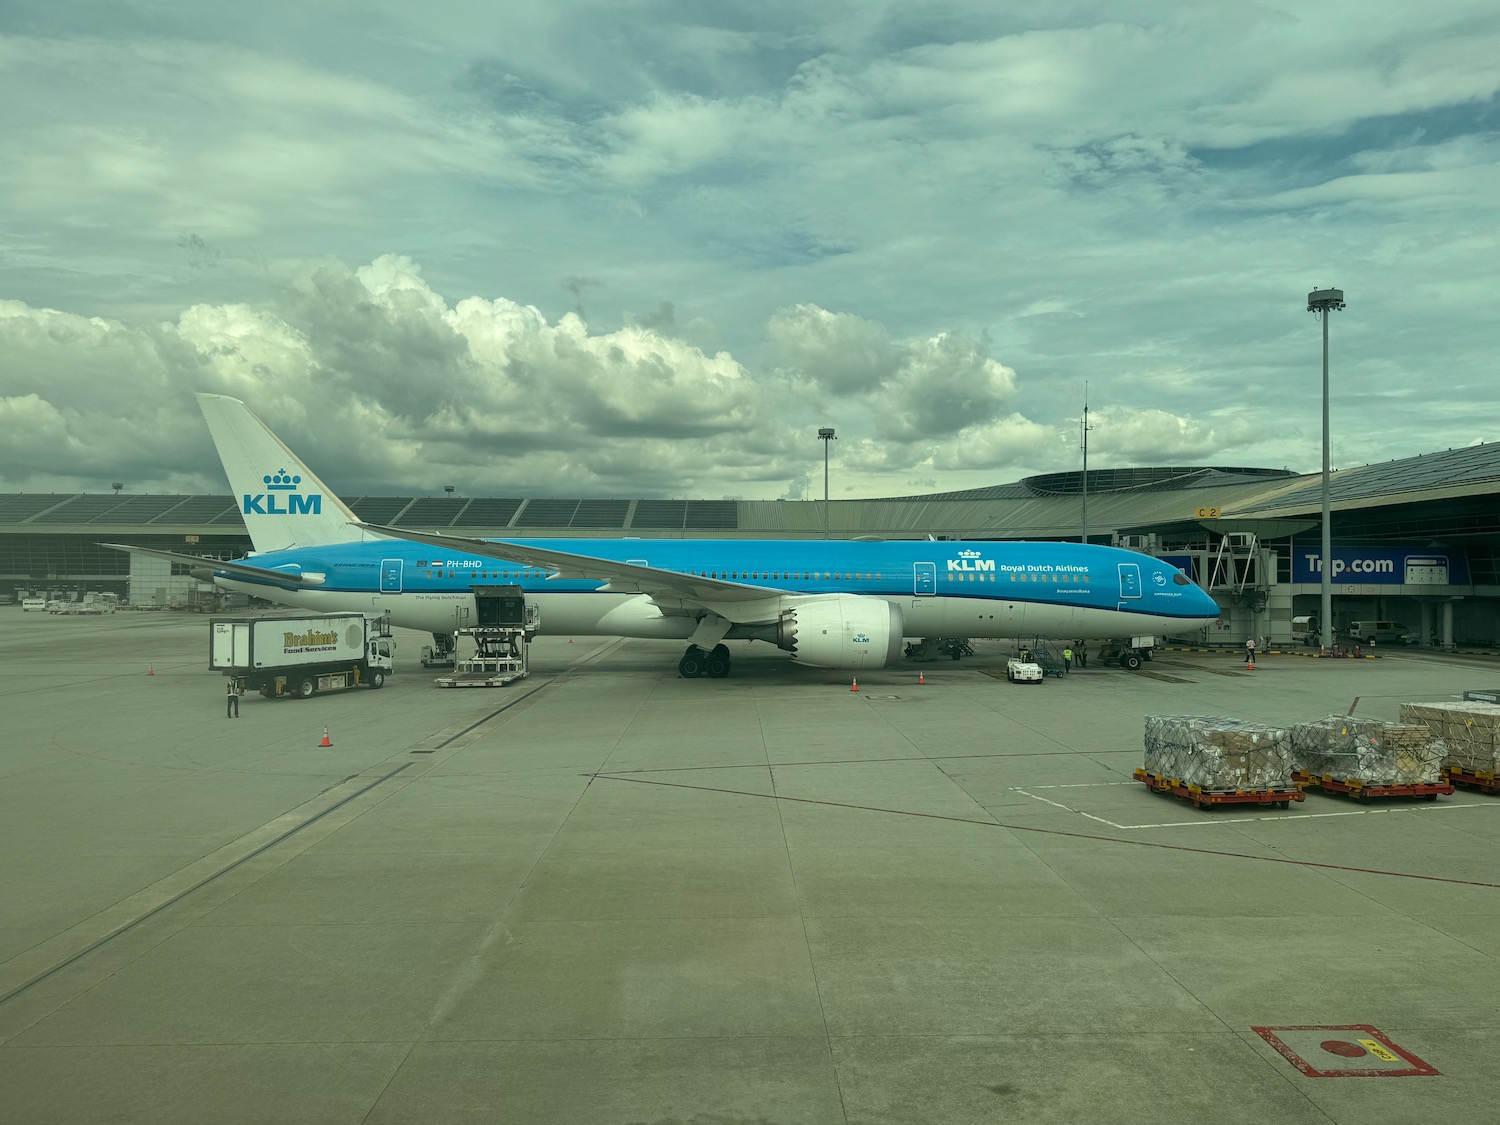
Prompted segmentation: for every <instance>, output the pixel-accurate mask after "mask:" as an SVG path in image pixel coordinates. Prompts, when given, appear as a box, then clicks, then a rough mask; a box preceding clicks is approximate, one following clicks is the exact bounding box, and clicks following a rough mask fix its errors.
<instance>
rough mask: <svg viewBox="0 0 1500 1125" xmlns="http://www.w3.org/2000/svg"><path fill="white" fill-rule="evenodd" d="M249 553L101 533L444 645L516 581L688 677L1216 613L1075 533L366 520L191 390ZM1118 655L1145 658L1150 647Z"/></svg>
mask: <svg viewBox="0 0 1500 1125" xmlns="http://www.w3.org/2000/svg"><path fill="white" fill-rule="evenodd" d="M198 401H199V405H200V406H201V408H202V410H203V414H204V417H205V418H206V419H207V421H208V427H209V431H210V432H211V433H212V435H213V439H214V444H215V445H216V446H217V448H218V451H219V456H220V459H221V460H222V461H223V463H224V470H225V472H226V474H227V475H228V477H229V482H230V486H231V488H232V489H233V492H234V494H235V496H236V497H237V498H238V500H239V505H240V511H241V514H242V515H243V516H244V520H245V527H246V529H247V530H248V531H249V533H250V538H251V541H252V542H253V543H254V546H255V550H254V552H252V554H251V555H249V556H248V557H246V558H245V559H242V560H239V561H235V562H223V561H218V560H205V559H203V558H200V557H198V556H193V555H183V554H177V553H174V552H170V551H160V550H156V549H152V548H145V547H134V546H128V545H124V544H108V545H109V546H114V547H118V548H119V549H121V550H126V551H133V552H140V553H144V554H149V555H154V556H156V557H160V558H167V559H170V560H172V561H174V562H178V563H182V564H185V565H187V566H189V567H192V568H193V570H194V573H196V574H198V575H199V576H200V577H203V578H209V577H211V578H212V580H213V581H214V582H215V583H216V584H217V585H218V586H220V587H222V588H224V589H227V590H234V591H238V592H241V593H246V594H252V595H255V596H257V597H262V598H267V599H269V600H272V601H276V602H280V603H282V604H285V605H289V606H295V607H297V608H300V609H303V610H310V611H317V612H341V613H348V612H363V613H366V614H370V615H372V616H374V615H388V616H389V618H390V620H391V623H392V624H393V625H397V626H401V627H405V628H410V629H420V630H422V631H425V632H430V633H432V634H433V635H434V638H441V639H443V640H448V639H449V638H450V637H451V635H452V633H453V632H454V631H455V629H456V628H459V627H462V626H463V625H464V624H465V623H467V622H472V621H474V620H475V619H476V618H475V594H474V589H475V587H484V586H496V585H515V586H519V587H520V588H521V589H522V591H523V592H524V594H525V596H526V598H527V600H528V602H532V603H535V604H536V605H537V606H538V608H539V610H540V615H541V621H540V627H539V630H538V631H539V632H540V633H542V634H550V635H558V636H590V635H592V636H615V637H644V638H658V639H678V640H683V641H686V642H687V651H686V652H685V653H684V654H683V656H682V659H681V661H680V662H679V664H678V670H679V671H680V672H681V673H682V675H684V676H689V677H692V676H701V675H708V676H712V677H716V678H717V677H723V676H727V675H728V674H729V670H730V650H729V647H728V645H726V644H725V643H724V642H726V641H737V640H744V641H765V642H767V643H769V644H772V645H775V646H776V647H777V648H779V649H782V650H784V651H786V652H788V653H790V654H791V656H792V658H793V659H794V660H796V661H797V662H799V663H802V664H808V665H812V666H814V667H819V668H843V669H853V670H862V669H873V668H880V667H882V666H884V665H886V664H888V663H891V662H892V661H894V660H895V659H896V657H897V656H898V655H899V654H900V653H901V651H902V647H903V641H904V639H905V638H908V637H911V638H935V637H950V638H958V637H963V638H972V637H1063V638H1072V637H1090V638H1101V639H1111V638H1130V637H1134V636H1139V635H1155V634H1160V633H1180V632H1186V631H1190V630H1194V629H1199V628H1202V627H1204V626H1206V625H1209V624H1211V623H1213V622H1214V621H1215V620H1217V619H1218V617H1219V612H1220V611H1219V607H1218V605H1217V604H1216V603H1215V602H1214V600H1213V599H1212V598H1211V597H1209V595H1208V594H1207V593H1205V592H1204V591H1203V590H1201V589H1200V588H1199V587H1198V586H1196V585H1194V584H1193V582H1192V581H1191V580H1190V579H1189V578H1188V577H1187V576H1186V575H1185V574H1183V573H1182V572H1181V571H1180V570H1178V569H1177V568H1176V567H1173V566H1170V565H1168V564H1167V563H1164V562H1161V561H1160V560H1157V559H1154V558H1152V557H1150V556H1148V555H1142V554H1138V553H1136V552H1134V551H1124V550H1120V549H1117V548H1114V547H1102V546H1093V545H1086V544H1079V543H1048V542H1041V543H1031V542H948V541H933V540H899V541H865V540H767V539H754V540H737V539H517V540H491V539H469V538H462V537H458V536H450V535H436V534H429V533H426V532H419V531H409V530H404V529H400V528H394V527H383V526H379V525H375V524H365V523H361V522H360V520H359V519H358V518H357V517H356V516H355V515H354V513H353V512H352V511H350V510H349V508H348V507H347V506H345V505H344V503H343V502H342V501H340V500H339V498H338V497H337V496H336V495H335V494H334V493H333V492H332V491H330V490H329V489H328V488H327V487H326V486H325V485H324V484H323V482H322V481H320V480H319V479H318V478H317V476H316V475H315V474H314V473H313V472H312V470H311V469H309V468H308V467H307V466H306V465H305V464H303V463H302V461H301V460H299V459H298V458H297V456H296V455H295V454H294V453H292V451H291V450H290V449H288V448H287V447H286V445H284V444H283V443H282V442H281V441H280V439H278V438H277V437H276V435H275V434H273V433H272V432H271V430H270V429H269V428H268V427H267V426H266V424H265V423H264V422H262V421H261V420H260V419H259V418H257V417H256V416H255V415H254V414H252V413H251V412H250V410H249V409H248V408H247V407H246V406H245V404H244V403H242V402H240V401H239V400H237V399H233V398H227V397H224V396H222V395H204V394H200V395H199V396H198ZM1132 655H1134V654H1133V651H1131V650H1127V653H1126V656H1123V657H1122V662H1124V663H1127V666H1130V667H1135V666H1138V664H1139V659H1140V658H1139V656H1134V661H1133V662H1130V660H1129V657H1130V656H1132Z"/></svg>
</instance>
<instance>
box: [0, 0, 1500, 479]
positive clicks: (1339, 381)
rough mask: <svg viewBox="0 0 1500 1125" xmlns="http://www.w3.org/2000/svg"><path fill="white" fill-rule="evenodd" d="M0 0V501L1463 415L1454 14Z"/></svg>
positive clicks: (1468, 322)
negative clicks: (293, 468) (826, 432)
mask: <svg viewBox="0 0 1500 1125" xmlns="http://www.w3.org/2000/svg"><path fill="white" fill-rule="evenodd" d="M1017 7H1018V6H1016V5H1001V4H996V3H994V2H993V0H974V2H966V0H945V2H943V3H928V2H924V0H902V2H900V3H882V2H879V0H796V2H795V3H792V2H783V0H754V2H745V3H740V2H738V0H719V2H716V3H713V4H704V3H688V2H686V0H656V2H648V0H639V2H632V0H508V2H507V3H505V4H491V3H479V2H472V3H457V2H452V0H427V2H425V3H422V4H411V3H405V2H401V3H397V2H394V0H375V2H369V0H366V2H363V3H358V4H353V3H342V2H328V3H320V4H307V3H304V2H300V0H299V2H297V3H287V2H284V0H263V2H261V3H257V4H253V5H247V4H228V3H223V2H221V0H194V2H187V0H107V2H106V0H69V2H68V3H66V4H57V3H55V2H54V0H7V2H6V3H5V4H4V5H3V6H0V152H3V153H4V158H3V159H0V491H49V490H75V489H82V490H88V491H105V490H107V489H108V487H109V482H110V481H112V480H120V481H124V482H126V483H127V486H128V487H129V488H130V489H131V490H133V491H151V490H174V491H223V490H224V489H225V487H226V485H225V482H224V480H223V477H222V474H221V473H220V472H219V471H218V469H217V461H216V459H215V458H214V456H213V452H212V447H211V445H210V444H209V442H208V439H207V435H206V431H205V430H204V427H203V425H202V421H201V418H200V417H199V416H198V414H197V411H196V407H195V405H194V402H193V399H192V392H193V391H195V390H203V391H215V392H219V393H227V394H232V395H235V396H237V397H240V398H243V399H245V400H246V401H247V402H248V403H250V405H251V406H252V408H253V409H255V410H256V411H257V412H258V413H259V414H260V415H261V416H262V417H263V418H265V419H266V421H267V422H268V423H270V425H271V426H272V427H273V428H274V429H276V430H277V432H278V433H280V435H281V436H282V437H283V438H284V439H286V440H287V441H288V443H289V444H291V445H292V446H293V448H296V449H298V450H299V451H300V452H302V453H303V455H304V457H305V458H306V460H307V461H308V462H309V463H310V464H311V465H312V466H313V468H314V469H315V470H317V471H318V472H319V473H320V475H322V476H323V477H324V479H325V480H327V482H328V483H329V484H330V485H331V486H333V487H334V488H336V489H338V490H340V491H343V492H352V493H364V492H417V493H424V492H430V491H436V490H439V489H441V487H442V486H443V485H444V484H452V485H454V486H456V487H457V488H458V490H459V491H460V492H463V493H473V494H483V495H536V494H550V495H564V496H576V495H584V496H622V497H636V496H642V497H644V496H695V497H724V496H733V497H745V498H770V497H777V496H786V497H791V498H795V497H800V496H803V495H812V496H819V495H821V492H822V479H821V477H822V468H823V466H822V455H823V447H822V445H821V444H820V443H819V441H818V439H817V437H816V432H817V429H818V427H819V426H829V425H831V426H835V427H837V430H838V441H837V442H836V443H835V446H834V448H833V456H832V465H833V467H832V491H833V494H834V495H835V496H846V497H847V496H881V495H899V494H907V493H912V492H922V491H932V490H940V489H942V490H946V489H953V488H966V487H973V486H977V485H982V484H990V483H1000V482H1005V481H1011V480H1015V479H1018V478H1019V477H1021V476H1024V475H1026V474H1028V473H1033V472H1039V471H1056V470H1063V469H1070V468H1077V467H1078V466H1079V463H1080V456H1079V452H1078V436H1079V435H1078V425H1079V415H1080V413H1081V410H1082V407H1083V402H1084V394H1085V384H1086V383H1087V386H1088V394H1089V397H1090V401H1091V405H1092V417H1093V421H1094V429H1093V431H1092V433H1091V436H1090V464H1091V466H1094V467H1105V466H1122V465H1137V464H1220V465H1224V464H1230V465H1233V464H1242V465H1270V466H1277V467H1281V466H1287V467H1290V468H1292V469H1296V470H1303V471H1312V470H1316V469H1317V468H1318V467H1319V466H1320V463H1321V446H1320V442H1321V430H1320V425H1321V422H1320V410H1321V398H1320V394H1321V382H1320V350H1319V347H1320V344H1319V341H1320V336H1319V325H1318V323H1317V321H1316V319H1315V318H1314V317H1313V316H1312V315H1310V314H1308V313H1307V312H1306V311H1305V297H1306V293H1307V291H1308V290H1309V289H1312V288H1315V287H1320V286H1340V287H1342V288H1343V289H1344V290H1345V291H1346V293H1347V295H1348V300H1349V309H1348V310H1347V311H1345V312H1342V313H1338V314H1335V317H1334V320H1333V322H1332V328H1333V340H1334V349H1333V357H1334V363H1333V371H1334V399H1333V405H1334V424H1335V431H1336V437H1335V442H1334V462H1335V465H1350V464H1362V463H1364V462H1366V461H1373V460H1383V459H1387V458H1391V457H1398V456H1405V455H1409V454H1414V453H1419V452H1426V451H1430V450H1433V449H1441V448H1447V447H1449V446H1458V445H1467V444H1469V443H1472V442H1475V441H1480V440H1486V441H1487V440H1493V439H1495V438H1497V437H1500V432H1497V425H1496V421H1495V412H1494V409H1493V403H1494V401H1495V398H1496V394H1495V391H1494V387H1495V386H1496V383H1497V374H1500V372H1497V370H1496V366H1497V365H1496V354H1497V352H1496V327H1495V326H1496V320H1497V316H1496V312H1495V302H1496V293H1497V288H1500V287H1497V276H1496V275H1497V273H1500V246H1497V241H1500V172H1497V156H1500V114H1497V101H1496V91H1497V87H1500V66H1497V65H1496V63H1495V60H1496V59H1497V58H1500V8H1497V7H1496V5H1495V4H1494V2H1493V0H1442V2H1439V3H1433V4H1410V3H1404V2H1398V0H1360V2H1358V3H1355V2H1352V0H1328V2H1325V3H1321V4H1316V5H1312V4H1305V3H1295V4H1294V3H1289V2H1283V0H1273V2H1271V3H1259V4H1257V3H1254V2H1244V3H1235V4H1227V3H1215V4H1206V5H1204V4H1200V5H1184V4H1181V3H1177V2H1175V0H1112V2H1110V3H1103V2H1099V0H1087V2H1072V0H1056V2H1054V3H1052V4H1049V5H1045V6H1041V5H1027V6H1024V7H1028V8H1034V9H1037V10H1038V11H1044V14H1039V15H1018V14H1014V13H1013V12H1012V11H1010V9H1014V8H1017Z"/></svg>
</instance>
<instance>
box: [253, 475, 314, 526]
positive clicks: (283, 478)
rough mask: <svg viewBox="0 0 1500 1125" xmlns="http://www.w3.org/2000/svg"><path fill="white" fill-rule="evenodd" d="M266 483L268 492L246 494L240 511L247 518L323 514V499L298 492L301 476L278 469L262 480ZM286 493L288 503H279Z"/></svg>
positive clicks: (311, 494)
mask: <svg viewBox="0 0 1500 1125" xmlns="http://www.w3.org/2000/svg"><path fill="white" fill-rule="evenodd" d="M260 479H261V480H263V481H265V482H266V491H265V492H257V493H255V494H254V495H253V496H252V495H251V494H250V493H248V492H247V493H245V494H244V496H243V498H242V502H241V504H240V510H241V511H242V512H243V513H244V514H245V515H247V516H249V515H256V516H316V515H321V514H322V512H323V497H322V496H321V495H319V494H318V493H316V492H313V493H309V494H308V495H306V496H304V495H302V494H301V493H300V492H298V491H297V486H298V485H300V484H301V483H302V478H301V477H300V476H294V475H292V474H291V473H288V472H287V471H286V470H285V469H278V470H277V471H276V472H275V473H273V474H268V475H266V476H263V477H261V478H260ZM278 493H285V494H286V496H285V499H286V503H285V504H284V505H283V504H280V503H278V501H280V500H281V499H282V496H280V495H278Z"/></svg>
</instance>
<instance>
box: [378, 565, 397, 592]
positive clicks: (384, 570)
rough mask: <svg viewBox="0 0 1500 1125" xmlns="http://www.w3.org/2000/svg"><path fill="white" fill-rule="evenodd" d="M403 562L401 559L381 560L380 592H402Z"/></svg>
mask: <svg viewBox="0 0 1500 1125" xmlns="http://www.w3.org/2000/svg"><path fill="white" fill-rule="evenodd" d="M401 563H402V560H401V559H381V560H380V592H381V593H382V594H399V593H400V592H401Z"/></svg>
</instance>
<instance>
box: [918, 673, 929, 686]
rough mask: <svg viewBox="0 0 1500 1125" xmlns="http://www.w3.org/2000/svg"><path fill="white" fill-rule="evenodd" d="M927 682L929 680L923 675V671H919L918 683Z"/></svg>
mask: <svg viewBox="0 0 1500 1125" xmlns="http://www.w3.org/2000/svg"><path fill="white" fill-rule="evenodd" d="M926 682H927V680H926V678H925V677H923V675H922V673H921V672H918V673H917V683H919V684H925V683H926Z"/></svg>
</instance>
